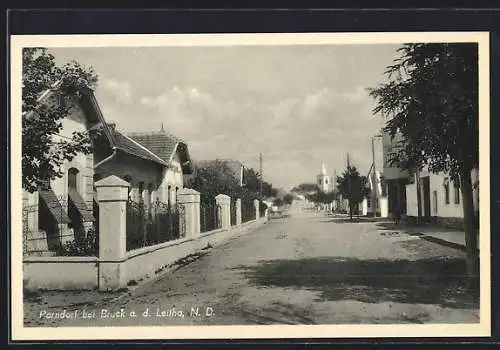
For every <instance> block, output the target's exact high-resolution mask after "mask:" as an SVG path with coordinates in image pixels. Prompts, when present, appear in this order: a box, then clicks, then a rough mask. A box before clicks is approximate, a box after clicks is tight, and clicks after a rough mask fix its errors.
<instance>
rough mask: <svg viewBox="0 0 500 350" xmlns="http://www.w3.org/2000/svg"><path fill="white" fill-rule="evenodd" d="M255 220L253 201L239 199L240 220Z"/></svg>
mask: <svg viewBox="0 0 500 350" xmlns="http://www.w3.org/2000/svg"><path fill="white" fill-rule="evenodd" d="M251 220H255V207H254V205H253V201H241V222H247V221H251Z"/></svg>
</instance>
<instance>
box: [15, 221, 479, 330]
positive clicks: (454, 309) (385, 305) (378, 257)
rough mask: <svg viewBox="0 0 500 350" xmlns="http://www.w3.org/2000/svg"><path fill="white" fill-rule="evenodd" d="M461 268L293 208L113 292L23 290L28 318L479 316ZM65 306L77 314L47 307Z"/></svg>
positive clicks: (389, 234)
mask: <svg viewBox="0 0 500 350" xmlns="http://www.w3.org/2000/svg"><path fill="white" fill-rule="evenodd" d="M464 272H465V261H464V253H463V252H461V251H459V250H456V249H453V248H450V247H445V246H441V245H439V244H436V243H433V242H428V241H425V240H423V239H421V238H419V237H417V236H412V235H410V234H408V233H405V232H404V231H397V230H394V229H391V227H390V225H388V224H383V223H375V222H364V223H351V222H346V220H345V219H344V218H333V217H328V216H325V215H323V214H315V213H301V212H294V213H292V214H291V216H290V217H287V218H283V219H275V220H272V221H271V222H270V223H268V224H266V225H264V226H262V227H260V228H258V229H257V230H255V231H253V232H249V233H247V234H245V235H244V236H241V237H237V238H234V239H232V240H230V241H227V242H226V243H225V244H224V245H222V246H218V247H215V248H212V249H210V250H207V251H205V252H204V253H202V254H201V255H200V256H199V257H198V259H196V260H194V261H192V262H191V263H190V264H188V265H185V266H183V267H181V268H179V269H177V270H176V271H174V272H169V273H166V274H164V275H163V276H160V277H159V278H158V279H156V280H154V281H149V282H147V283H145V284H143V285H140V286H138V287H137V288H136V289H134V290H133V291H131V292H129V293H127V294H125V295H123V296H122V297H121V298H120V299H118V300H116V299H115V300H105V299H103V298H102V297H100V298H99V297H97V298H96V300H95V301H94V302H91V303H90V302H71V301H70V300H71V298H65V297H64V293H61V299H60V301H59V302H58V303H55V302H54V301H53V300H57V298H55V299H54V293H52V296H51V298H50V299H49V297H48V295H49V294H47V297H44V295H43V294H42V295H39V296H38V297H37V298H36V299H35V300H30V299H27V300H26V302H25V310H24V315H25V325H26V326H42V325H43V326H58V325H59V326H102V325H107V326H121V325H123V326H125V325H127V326H129V325H189V324H193V325H198V324H203V325H213V324H219V325H249V324H346V323H349V324H350V323H455V322H456V323H462V322H464V323H471V322H479V310H478V307H479V306H478V305H479V301H478V296H477V293H473V294H474V295H470V294H471V293H470V292H469V293H466V292H465V291H464V290H463V288H462V286H463V274H464ZM78 293H82V294H81V295H82V297H81V298H78V297H76V298H77V299H80V300H86V299H85V298H84V296H85V294H84V293H85V292H78ZM78 293H77V294H78ZM87 293H95V292H87ZM74 295H75V294H74V293H73V299H75V297H74ZM87 299H88V298H87ZM63 310H65V312H66V313H69V314H71V313H73V314H74V315H75V316H76V317H70V318H65V319H63V320H61V319H55V318H48V317H47V316H55V314H53V313H57V312H61V311H63ZM103 310H104V311H103ZM146 310H147V315H146V313H145V311H146ZM41 313H44V314H43V316H42V317H40V316H41ZM84 313H85V314H86V316H87V317H85V318H84V317H83V315H84ZM91 316H93V317H91ZM111 316H114V317H111Z"/></svg>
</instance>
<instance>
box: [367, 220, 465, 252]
mask: <svg viewBox="0 0 500 350" xmlns="http://www.w3.org/2000/svg"><path fill="white" fill-rule="evenodd" d="M376 226H377V228H378V229H379V230H380V231H387V230H394V231H396V230H397V231H398V232H401V233H404V234H407V235H408V236H414V237H420V238H421V239H424V240H426V241H428V242H432V243H436V244H440V245H442V246H446V247H450V248H454V249H458V250H460V251H462V252H465V251H466V249H465V246H463V245H462V244H458V243H454V242H449V241H446V240H444V239H440V238H437V237H432V236H428V235H426V234H425V233H423V232H425V230H429V229H436V230H443V228H439V227H434V226H430V225H424V226H417V225H407V224H395V223H390V222H380V223H377V224H376ZM446 230H450V229H446ZM422 231H423V232H422Z"/></svg>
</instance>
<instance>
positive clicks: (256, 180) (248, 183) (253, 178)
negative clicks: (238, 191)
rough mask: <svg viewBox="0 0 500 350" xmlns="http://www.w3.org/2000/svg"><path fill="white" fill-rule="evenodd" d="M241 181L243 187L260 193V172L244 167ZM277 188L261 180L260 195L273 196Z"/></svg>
mask: <svg viewBox="0 0 500 350" xmlns="http://www.w3.org/2000/svg"><path fill="white" fill-rule="evenodd" d="M243 182H244V187H245V188H246V189H247V190H248V191H250V192H252V193H256V194H260V174H259V172H257V171H255V170H254V169H252V168H245V169H244V170H243ZM276 193H277V189H274V188H273V186H272V185H271V184H270V183H268V182H266V181H262V196H263V197H264V198H266V197H274V196H276Z"/></svg>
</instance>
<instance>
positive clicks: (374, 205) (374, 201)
mask: <svg viewBox="0 0 500 350" xmlns="http://www.w3.org/2000/svg"><path fill="white" fill-rule="evenodd" d="M372 159H373V160H372V164H373V169H372V170H373V172H372V184H373V188H372V211H373V216H374V217H376V216H377V188H378V183H377V165H376V164H375V136H373V137H372Z"/></svg>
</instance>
